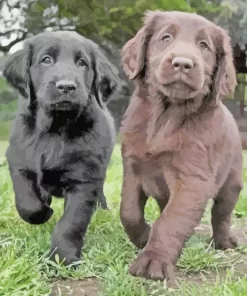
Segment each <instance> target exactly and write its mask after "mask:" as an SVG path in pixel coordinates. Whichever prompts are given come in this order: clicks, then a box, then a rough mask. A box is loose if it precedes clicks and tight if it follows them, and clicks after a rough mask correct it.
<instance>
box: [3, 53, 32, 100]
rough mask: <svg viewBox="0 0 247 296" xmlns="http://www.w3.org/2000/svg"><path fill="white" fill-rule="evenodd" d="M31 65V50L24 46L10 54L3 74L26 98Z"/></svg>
mask: <svg viewBox="0 0 247 296" xmlns="http://www.w3.org/2000/svg"><path fill="white" fill-rule="evenodd" d="M29 65H30V59H29V51H28V50H27V48H24V49H21V50H19V51H17V52H15V53H14V54H12V55H10V56H9V58H8V60H7V61H6V63H5V66H4V70H3V76H4V77H5V79H6V80H7V82H8V83H9V85H10V86H12V87H13V88H14V89H16V90H18V92H19V93H20V94H21V95H22V96H23V97H25V98H27V97H28V92H27V91H28V87H29Z"/></svg>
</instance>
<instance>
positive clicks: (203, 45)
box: [199, 41, 209, 49]
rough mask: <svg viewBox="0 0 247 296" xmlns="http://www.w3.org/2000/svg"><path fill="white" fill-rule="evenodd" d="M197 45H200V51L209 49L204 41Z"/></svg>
mask: <svg viewBox="0 0 247 296" xmlns="http://www.w3.org/2000/svg"><path fill="white" fill-rule="evenodd" d="M199 45H200V47H201V49H209V47H208V45H207V43H206V42H205V41H201V42H200V43H199Z"/></svg>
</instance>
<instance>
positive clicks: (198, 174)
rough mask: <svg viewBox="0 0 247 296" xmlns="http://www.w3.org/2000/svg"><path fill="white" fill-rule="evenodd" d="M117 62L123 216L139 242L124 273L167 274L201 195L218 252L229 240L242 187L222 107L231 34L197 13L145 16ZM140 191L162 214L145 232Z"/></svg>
mask: <svg viewBox="0 0 247 296" xmlns="http://www.w3.org/2000/svg"><path fill="white" fill-rule="evenodd" d="M175 58H178V59H175ZM174 59H175V60H174ZM176 61H178V63H177V62H176ZM122 62H123V68H124V70H125V72H126V74H127V75H128V77H129V79H132V80H133V81H134V84H135V91H134V93H133V95H132V99H131V101H130V104H129V106H128V109H127V111H126V114H125V118H124V120H123V122H122V128H121V133H122V137H123V144H122V156H123V165H124V180H123V188H122V200H121V221H122V224H123V226H124V228H125V231H126V232H127V234H128V236H129V238H130V240H131V241H132V242H133V243H134V244H135V245H136V246H138V247H144V249H143V250H142V252H141V253H140V254H139V256H138V257H137V259H136V260H135V261H134V262H133V263H132V265H131V267H130V273H131V274H132V275H133V276H142V277H145V278H150V279H154V280H163V279H165V278H166V279H167V280H171V279H172V278H173V269H174V265H175V264H176V261H177V259H178V256H179V254H180V253H181V250H182V248H183V246H184V244H185V242H186V240H187V239H189V238H190V237H191V235H192V234H193V232H194V228H195V226H196V225H197V224H198V223H199V222H200V220H201V217H202V215H203V213H204V211H205V207H206V205H207V202H208V201H209V199H214V205H213V208H212V227H213V239H214V242H215V246H216V248H218V249H223V250H224V249H228V248H235V247H236V246H237V241H236V239H235V238H234V237H233V236H232V235H231V233H230V224H231V214H232V211H233V209H234V207H235V204H236V202H237V200H238V195H239V193H240V191H241V189H242V177H241V172H242V149H241V140H240V134H239V131H238V127H237V125H236V123H235V120H234V118H233V116H232V115H231V113H230V112H229V111H228V109H227V108H226V107H225V106H224V105H223V103H222V100H223V99H224V98H225V97H227V96H228V95H230V94H231V93H232V92H233V91H234V89H235V86H236V74H235V69H234V65H233V57H232V49H231V44H230V38H229V37H228V35H227V33H226V32H225V31H224V30H223V29H221V28H220V27H218V26H216V25H215V24H213V23H211V22H210V21H208V20H206V19H205V18H203V17H201V16H198V15H196V14H189V13H183V12H161V11H153V12H147V13H146V16H145V19H144V25H143V27H142V28H141V29H140V30H139V32H138V33H137V34H136V36H135V37H134V38H133V39H131V40H129V41H128V42H127V43H126V44H125V45H124V47H123V49H122ZM172 64H173V65H172ZM148 196H153V197H154V198H155V199H156V200H157V203H158V205H159V207H160V210H161V215H160V217H159V219H157V221H156V222H155V223H154V224H153V226H152V228H151V229H150V227H149V226H148V225H147V223H146V221H145V219H144V207H145V204H146V201H147V199H148Z"/></svg>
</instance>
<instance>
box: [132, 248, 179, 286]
mask: <svg viewBox="0 0 247 296" xmlns="http://www.w3.org/2000/svg"><path fill="white" fill-rule="evenodd" d="M129 272H130V274H131V275H132V276H139V277H144V278H146V279H151V280H155V281H159V280H161V281H163V280H165V279H166V280H167V282H169V283H172V282H173V281H174V279H175V273H174V267H173V264H172V263H171V262H167V260H165V259H164V257H163V256H162V255H160V254H157V253H155V252H153V251H146V250H144V251H143V252H141V253H140V254H139V256H138V257H137V258H136V259H135V260H134V262H133V263H132V264H131V266H130V268H129Z"/></svg>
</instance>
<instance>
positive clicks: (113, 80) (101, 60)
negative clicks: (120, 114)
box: [93, 47, 120, 108]
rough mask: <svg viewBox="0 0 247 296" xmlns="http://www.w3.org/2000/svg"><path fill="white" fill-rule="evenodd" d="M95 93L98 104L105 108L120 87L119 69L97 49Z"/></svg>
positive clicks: (95, 55) (95, 58)
mask: <svg viewBox="0 0 247 296" xmlns="http://www.w3.org/2000/svg"><path fill="white" fill-rule="evenodd" d="M94 60H95V64H94V81H93V87H94V93H95V96H96V99H97V102H98V104H99V105H100V107H101V108H103V104H107V103H108V101H109V100H110V98H111V96H112V95H113V93H115V91H117V89H118V87H119V83H120V80H119V77H118V69H117V68H116V67H115V66H114V65H113V64H112V63H110V61H109V60H108V59H107V58H106V57H105V55H104V54H103V53H102V51H101V50H100V49H99V47H97V48H96V49H95V52H94Z"/></svg>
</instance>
